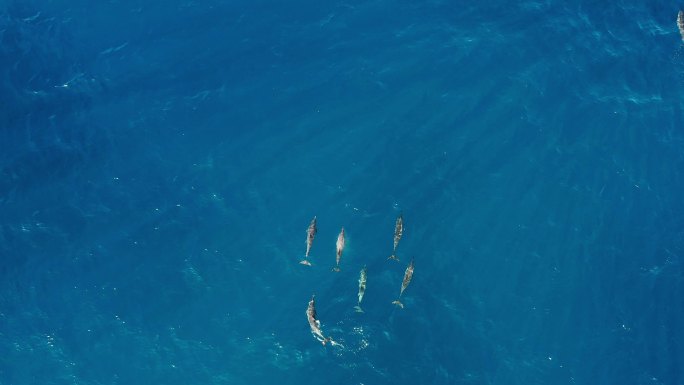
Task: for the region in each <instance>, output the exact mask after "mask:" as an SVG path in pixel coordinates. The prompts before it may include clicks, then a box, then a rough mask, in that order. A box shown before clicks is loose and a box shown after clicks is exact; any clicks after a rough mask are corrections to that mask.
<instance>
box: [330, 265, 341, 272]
mask: <svg viewBox="0 0 684 385" xmlns="http://www.w3.org/2000/svg"><path fill="white" fill-rule="evenodd" d="M332 271H334V272H335V273H339V272H340V268H339V266H335V267H333V268H332Z"/></svg>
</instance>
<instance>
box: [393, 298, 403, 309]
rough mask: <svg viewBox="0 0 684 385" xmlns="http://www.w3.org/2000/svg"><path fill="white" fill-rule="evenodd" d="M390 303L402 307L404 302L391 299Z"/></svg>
mask: <svg viewBox="0 0 684 385" xmlns="http://www.w3.org/2000/svg"><path fill="white" fill-rule="evenodd" d="M392 304H394V305H397V306H399V307H400V308H402V309H403V308H404V304H403V303H401V302H400V301H399V300H396V301H393V302H392Z"/></svg>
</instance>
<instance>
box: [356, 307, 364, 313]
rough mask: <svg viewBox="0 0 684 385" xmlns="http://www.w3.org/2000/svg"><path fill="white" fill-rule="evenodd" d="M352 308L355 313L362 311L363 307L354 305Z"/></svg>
mask: <svg viewBox="0 0 684 385" xmlns="http://www.w3.org/2000/svg"><path fill="white" fill-rule="evenodd" d="M354 310H355V311H356V312H357V313H363V309H361V306H354Z"/></svg>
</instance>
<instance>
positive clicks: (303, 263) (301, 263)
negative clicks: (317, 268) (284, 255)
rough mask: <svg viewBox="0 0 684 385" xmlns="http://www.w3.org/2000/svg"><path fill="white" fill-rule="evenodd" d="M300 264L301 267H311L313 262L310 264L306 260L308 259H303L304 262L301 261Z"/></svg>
mask: <svg viewBox="0 0 684 385" xmlns="http://www.w3.org/2000/svg"><path fill="white" fill-rule="evenodd" d="M299 264H300V265H305V266H311V262H309V261H308V260H306V258H305V259H303V260H301V261H299Z"/></svg>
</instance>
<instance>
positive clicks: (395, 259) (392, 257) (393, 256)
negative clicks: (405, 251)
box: [387, 254, 399, 261]
mask: <svg viewBox="0 0 684 385" xmlns="http://www.w3.org/2000/svg"><path fill="white" fill-rule="evenodd" d="M387 259H391V260H394V261H399V258H397V256H396V255H394V254H392V255H390V256H389V258H387Z"/></svg>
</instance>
